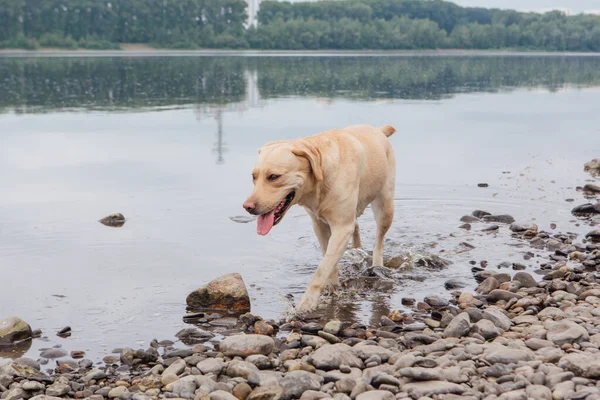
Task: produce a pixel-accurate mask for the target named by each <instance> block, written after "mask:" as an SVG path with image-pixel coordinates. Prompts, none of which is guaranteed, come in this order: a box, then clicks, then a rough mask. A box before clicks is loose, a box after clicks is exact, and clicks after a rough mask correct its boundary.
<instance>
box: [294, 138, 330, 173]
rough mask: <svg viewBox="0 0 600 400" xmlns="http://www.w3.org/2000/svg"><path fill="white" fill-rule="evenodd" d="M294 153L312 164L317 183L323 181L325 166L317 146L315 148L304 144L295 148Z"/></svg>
mask: <svg viewBox="0 0 600 400" xmlns="http://www.w3.org/2000/svg"><path fill="white" fill-rule="evenodd" d="M292 153H294V155H296V156H298V157H304V158H306V159H307V160H308V162H309V163H310V168H311V169H312V172H313V174H314V175H315V179H316V180H317V182H321V181H322V180H323V165H322V158H321V152H320V151H319V149H318V148H317V147H316V146H313V145H311V144H308V143H303V144H302V145H300V146H297V147H294V148H293V149H292Z"/></svg>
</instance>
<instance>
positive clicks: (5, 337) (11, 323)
mask: <svg viewBox="0 0 600 400" xmlns="http://www.w3.org/2000/svg"><path fill="white" fill-rule="evenodd" d="M31 337H32V331H31V326H29V324H28V323H27V322H25V321H23V320H22V319H21V318H19V317H7V318H4V319H0V346H9V345H13V344H17V343H19V342H22V341H24V340H28V339H31Z"/></svg>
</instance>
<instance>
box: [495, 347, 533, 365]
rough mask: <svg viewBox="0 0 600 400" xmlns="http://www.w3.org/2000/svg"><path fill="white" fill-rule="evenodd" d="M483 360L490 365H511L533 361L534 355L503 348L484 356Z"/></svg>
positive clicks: (519, 350)
mask: <svg viewBox="0 0 600 400" xmlns="http://www.w3.org/2000/svg"><path fill="white" fill-rule="evenodd" d="M484 359H485V360H486V361H487V362H489V363H490V364H496V363H502V364H511V363H517V362H519V361H531V360H533V359H534V355H533V353H532V352H531V351H530V350H525V349H513V348H510V347H503V348H498V349H494V350H492V351H491V352H489V353H488V354H486V355H485V356H484Z"/></svg>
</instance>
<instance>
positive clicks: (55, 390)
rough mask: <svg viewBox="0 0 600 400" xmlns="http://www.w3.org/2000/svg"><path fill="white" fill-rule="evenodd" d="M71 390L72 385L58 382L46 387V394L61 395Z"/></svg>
mask: <svg viewBox="0 0 600 400" xmlns="http://www.w3.org/2000/svg"><path fill="white" fill-rule="evenodd" d="M70 391H71V386H69V385H65V384H64V383H58V382H56V383H53V384H52V385H50V386H48V387H47V388H46V395H47V396H55V397H60V396H64V395H65V394H67V393H69V392H70Z"/></svg>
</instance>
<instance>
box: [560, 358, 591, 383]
mask: <svg viewBox="0 0 600 400" xmlns="http://www.w3.org/2000/svg"><path fill="white" fill-rule="evenodd" d="M558 366H559V367H561V368H563V369H566V370H568V371H571V372H573V373H574V374H575V375H577V376H583V377H584V378H590V379H600V358H598V357H597V356H596V355H594V354H589V353H571V354H567V355H566V356H564V357H562V358H561V359H560V361H559V362H558Z"/></svg>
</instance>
